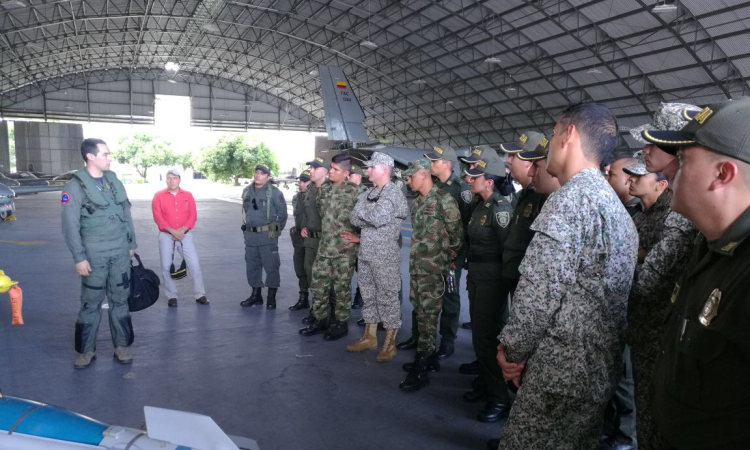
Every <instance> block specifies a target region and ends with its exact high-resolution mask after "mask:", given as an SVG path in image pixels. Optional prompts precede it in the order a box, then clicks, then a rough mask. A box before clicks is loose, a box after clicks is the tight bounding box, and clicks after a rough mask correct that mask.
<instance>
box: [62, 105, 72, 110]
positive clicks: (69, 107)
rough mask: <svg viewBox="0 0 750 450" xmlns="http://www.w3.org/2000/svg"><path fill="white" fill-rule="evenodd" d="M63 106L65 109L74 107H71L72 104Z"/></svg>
mask: <svg viewBox="0 0 750 450" xmlns="http://www.w3.org/2000/svg"><path fill="white" fill-rule="evenodd" d="M64 108H65V109H74V108H73V107H72V106H70V105H68V106H64Z"/></svg>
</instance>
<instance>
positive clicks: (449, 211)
mask: <svg viewBox="0 0 750 450" xmlns="http://www.w3.org/2000/svg"><path fill="white" fill-rule="evenodd" d="M411 223H412V227H413V232H412V238H411V248H410V250H409V287H410V293H409V300H410V301H411V304H412V306H414V311H415V312H416V316H417V323H418V329H419V345H418V347H417V351H418V352H422V353H424V354H425V355H431V354H432V353H433V352H434V351H435V337H436V331H437V316H438V314H440V309H441V306H442V298H444V296H443V293H444V291H445V289H444V281H443V276H444V275H445V274H447V273H448V270H449V268H450V263H451V259H452V258H451V254H450V253H451V251H454V252H455V251H457V250H459V249H460V247H461V246H462V243H463V236H464V230H463V226H462V225H461V214H460V212H459V210H458V206H457V205H456V201H455V200H453V198H452V197H451V196H450V195H449V194H448V193H446V192H444V191H442V190H440V189H438V188H437V187H436V186H433V187H432V189H430V192H428V193H427V196H426V197H424V198H423V197H422V196H419V197H417V198H416V199H415V200H414V201H413V202H412V205H411ZM446 296H447V295H446Z"/></svg>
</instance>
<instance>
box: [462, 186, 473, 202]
mask: <svg viewBox="0 0 750 450" xmlns="http://www.w3.org/2000/svg"><path fill="white" fill-rule="evenodd" d="M461 200H463V201H464V203H471V202H472V200H474V196H473V195H472V194H471V190H470V189H466V190H465V191H461Z"/></svg>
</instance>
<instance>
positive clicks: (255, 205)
mask: <svg viewBox="0 0 750 450" xmlns="http://www.w3.org/2000/svg"><path fill="white" fill-rule="evenodd" d="M253 209H254V210H256V211H257V210H258V203H257V202H256V201H255V199H253Z"/></svg>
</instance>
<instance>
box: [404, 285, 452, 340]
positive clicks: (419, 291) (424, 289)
mask: <svg viewBox="0 0 750 450" xmlns="http://www.w3.org/2000/svg"><path fill="white" fill-rule="evenodd" d="M444 284H445V283H444V281H443V276H442V275H441V274H410V275H409V301H410V302H411V305H412V306H413V307H414V313H415V315H416V318H417V329H418V330H419V341H418V342H419V344H418V346H417V351H418V352H421V353H424V354H426V355H431V354H432V353H433V352H434V351H435V340H436V338H437V323H438V315H439V314H440V310H441V308H442V306H443V293H444V291H445V286H444Z"/></svg>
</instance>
